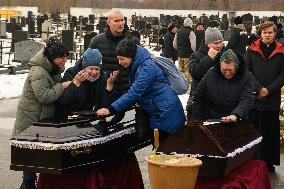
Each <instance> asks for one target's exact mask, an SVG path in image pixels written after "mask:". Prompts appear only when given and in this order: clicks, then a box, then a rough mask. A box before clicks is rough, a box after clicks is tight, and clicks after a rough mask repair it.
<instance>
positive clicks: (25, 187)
mask: <svg viewBox="0 0 284 189" xmlns="http://www.w3.org/2000/svg"><path fill="white" fill-rule="evenodd" d="M20 189H36V185H35V182H34V181H25V182H24V181H23V182H22V184H21V186H20Z"/></svg>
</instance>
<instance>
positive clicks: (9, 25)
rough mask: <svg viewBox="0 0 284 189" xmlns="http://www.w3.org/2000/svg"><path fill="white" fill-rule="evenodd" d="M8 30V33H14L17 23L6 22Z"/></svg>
mask: <svg viewBox="0 0 284 189" xmlns="http://www.w3.org/2000/svg"><path fill="white" fill-rule="evenodd" d="M6 26H7V27H6V31H7V32H8V33H14V32H15V30H16V23H12V22H8V23H6Z"/></svg>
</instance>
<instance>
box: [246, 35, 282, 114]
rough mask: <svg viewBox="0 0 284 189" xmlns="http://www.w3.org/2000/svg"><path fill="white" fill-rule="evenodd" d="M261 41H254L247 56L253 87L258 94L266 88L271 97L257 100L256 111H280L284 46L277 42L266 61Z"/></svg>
mask: <svg viewBox="0 0 284 189" xmlns="http://www.w3.org/2000/svg"><path fill="white" fill-rule="evenodd" d="M260 43H261V39H258V40H256V41H254V42H253V43H252V44H251V45H250V47H249V49H248V51H247V52H246V54H245V60H246V63H247V67H248V70H249V71H250V72H251V73H252V75H253V87H254V91H255V92H256V94H259V90H260V89H261V88H262V87H265V88H267V89H268V90H269V95H268V96H267V97H265V98H264V99H262V100H257V101H256V102H255V104H254V107H253V108H254V109H257V110H260V111H279V110H280V103H281V88H282V87H283V85H284V45H283V44H282V43H281V42H279V41H275V49H274V50H273V51H272V53H271V54H270V56H269V58H268V59H266V58H265V57H264V55H263V53H262V51H261V49H260Z"/></svg>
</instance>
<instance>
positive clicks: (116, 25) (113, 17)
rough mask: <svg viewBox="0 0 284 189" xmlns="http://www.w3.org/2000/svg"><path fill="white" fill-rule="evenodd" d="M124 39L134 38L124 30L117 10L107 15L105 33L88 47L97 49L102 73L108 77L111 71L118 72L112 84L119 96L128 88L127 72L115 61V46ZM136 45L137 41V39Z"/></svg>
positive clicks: (121, 15) (123, 24)
mask: <svg viewBox="0 0 284 189" xmlns="http://www.w3.org/2000/svg"><path fill="white" fill-rule="evenodd" d="M124 38H134V37H133V36H132V35H131V34H130V33H129V30H128V28H125V20H124V15H123V14H122V12H121V11H119V10H111V11H110V12H109V13H108V20H107V26H106V29H105V32H104V33H102V34H99V35H97V36H95V37H94V38H93V39H92V40H91V42H90V45H89V47H90V48H92V49H98V50H99V51H100V52H101V53H102V56H103V60H102V66H103V71H105V72H106V73H107V75H109V74H110V73H112V72H113V71H117V70H119V75H118V78H117V79H116V81H115V83H114V92H115V93H117V96H121V95H122V94H123V93H124V92H126V91H127V90H128V88H129V73H128V70H125V69H124V68H122V67H121V66H120V65H119V64H118V62H117V59H116V53H115V50H116V46H117V44H118V43H119V42H120V41H121V40H122V39H124ZM137 43H139V40H138V39H137Z"/></svg>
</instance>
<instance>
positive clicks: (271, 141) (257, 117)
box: [249, 110, 280, 165]
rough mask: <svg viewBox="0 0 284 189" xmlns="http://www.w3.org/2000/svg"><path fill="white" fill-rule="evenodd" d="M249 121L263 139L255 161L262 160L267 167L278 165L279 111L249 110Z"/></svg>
mask: <svg viewBox="0 0 284 189" xmlns="http://www.w3.org/2000/svg"><path fill="white" fill-rule="evenodd" d="M249 120H250V121H251V122H252V124H254V126H255V128H256V129H257V130H258V132H259V133H260V134H261V135H262V137H263V139H262V142H261V144H260V145H259V146H258V148H257V150H256V153H255V159H259V160H264V161H265V162H266V163H267V164H268V165H280V120H279V111H259V110H251V111H250V113H249Z"/></svg>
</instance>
